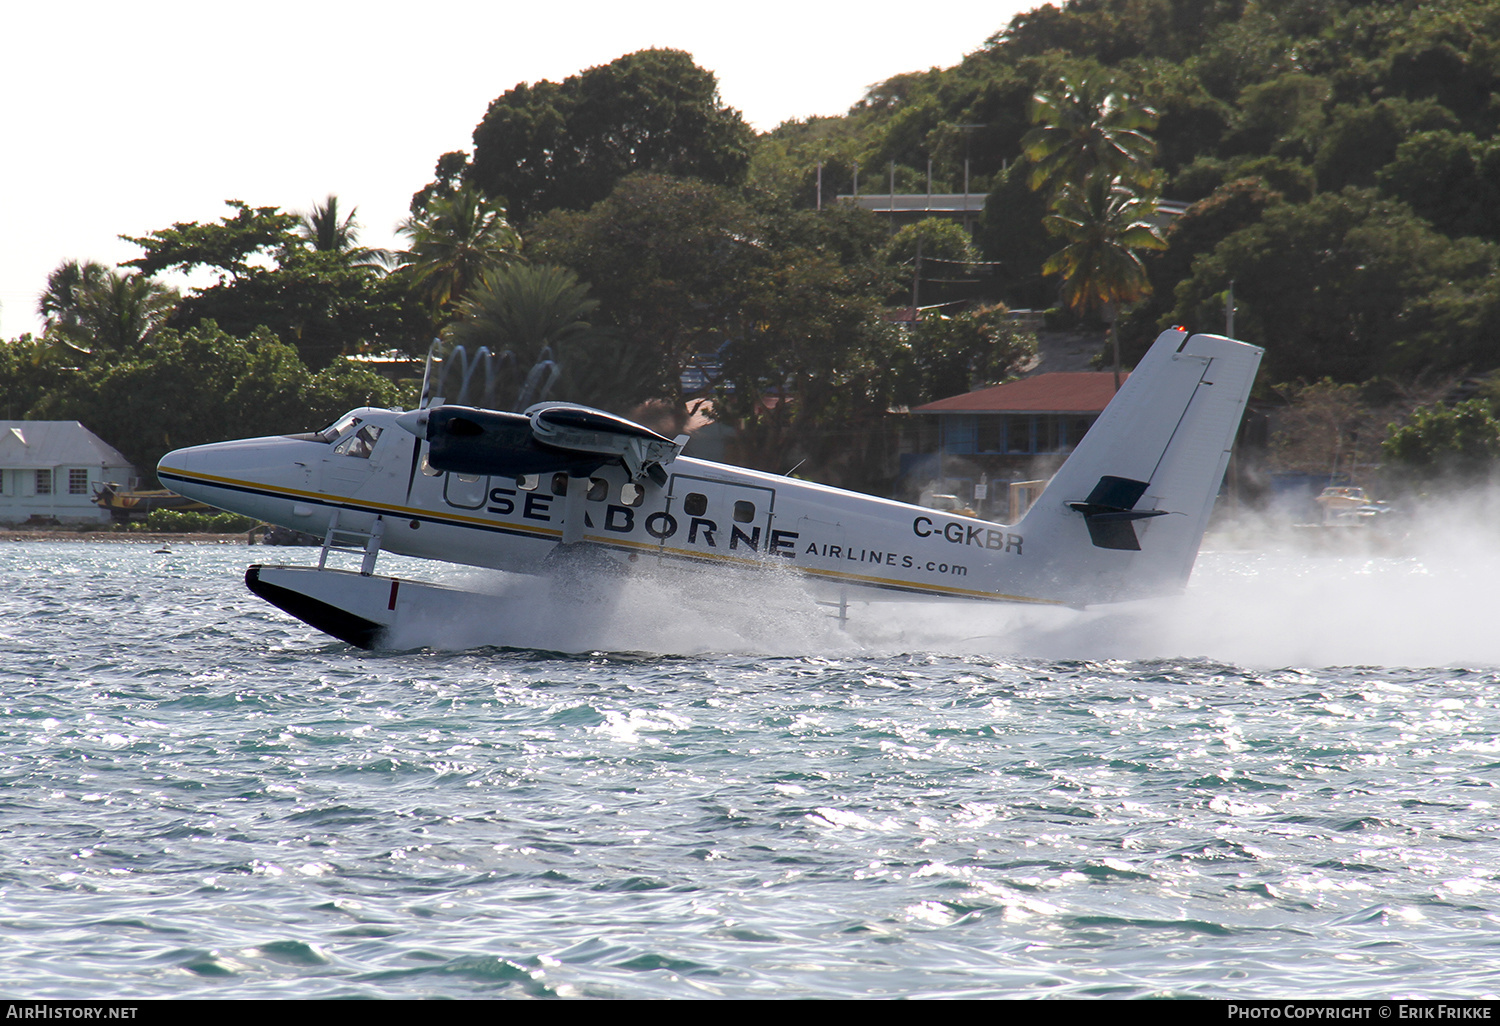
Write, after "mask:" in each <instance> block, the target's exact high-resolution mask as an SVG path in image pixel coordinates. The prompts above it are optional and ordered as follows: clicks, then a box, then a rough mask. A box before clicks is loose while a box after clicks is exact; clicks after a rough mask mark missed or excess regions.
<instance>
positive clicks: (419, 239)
mask: <svg viewBox="0 0 1500 1026" xmlns="http://www.w3.org/2000/svg"><path fill="white" fill-rule="evenodd" d="M398 230H399V231H400V232H401V234H402V235H405V236H406V237H407V238H408V239H410V240H411V248H410V249H409V250H407V251H406V252H405V253H402V254H401V260H402V266H403V267H406V268H409V269H410V270H411V273H412V277H413V279H414V284H415V286H416V288H417V291H418V292H419V294H421V295H422V297H423V298H424V299H425V300H426V301H427V303H428V306H429V307H430V308H431V309H432V311H433V314H434V316H435V317H437V318H438V319H439V320H444V319H446V317H445V314H447V313H448V312H449V311H451V310H452V309H454V308H455V306H456V304H457V303H458V301H459V300H461V299H462V298H463V296H464V293H465V292H466V291H467V290H468V289H469V287H470V286H471V285H472V284H473V283H474V282H476V281H478V280H479V277H480V275H482V274H483V273H484V272H485V271H486V270H487V269H489V268H491V267H493V266H495V265H496V264H499V263H502V262H504V261H506V260H508V259H509V258H510V257H512V256H514V255H515V253H516V252H517V251H518V250H519V249H520V248H521V239H520V236H518V235H517V234H516V232H515V229H514V228H512V227H511V226H510V222H509V221H507V220H506V219H505V210H504V209H503V208H502V207H500V206H498V205H496V204H493V203H491V202H490V201H489V200H487V199H485V197H484V196H483V194H481V193H480V192H479V191H478V190H477V189H475V188H474V187H473V186H470V185H466V186H464V187H463V188H461V189H459V190H457V191H456V192H454V193H453V194H452V195H451V196H438V197H435V198H433V199H432V200H431V202H430V203H429V204H428V205H427V207H426V208H425V209H424V210H421V211H418V212H417V213H414V214H412V216H410V217H408V218H407V219H406V220H405V221H403V222H402V224H401V227H400V229H398Z"/></svg>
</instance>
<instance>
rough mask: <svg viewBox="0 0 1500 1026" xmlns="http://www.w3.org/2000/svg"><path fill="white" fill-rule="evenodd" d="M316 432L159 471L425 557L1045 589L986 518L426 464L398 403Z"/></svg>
mask: <svg viewBox="0 0 1500 1026" xmlns="http://www.w3.org/2000/svg"><path fill="white" fill-rule="evenodd" d="M355 417H358V419H359V425H358V430H363V431H365V432H366V434H367V435H368V434H371V433H375V432H373V431H372V429H375V428H378V429H379V431H378V437H376V438H375V440H374V441H373V443H372V444H370V445H369V446H368V447H365V446H359V445H349V444H347V443H348V440H349V439H350V436H351V434H352V433H353V431H354V430H356V429H355V427H354V426H353V425H352V424H351V426H350V427H347V428H346V429H345V430H344V431H343V432H342V433H340V434H336V435H333V436H331V437H330V438H328V439H327V440H324V439H322V438H316V439H315V438H313V437H312V436H295V437H293V436H276V437H269V438H254V439H245V440H241V441H234V442H221V443H216V444H212V445H203V446H197V447H194V448H190V449H180V450H177V451H176V452H173V453H170V454H168V455H167V456H166V457H165V458H164V459H163V460H162V462H161V466H160V468H159V470H158V473H159V475H160V477H161V479H162V482H163V484H165V485H166V486H167V487H169V488H171V489H172V490H174V491H177V492H180V493H182V494H183V495H187V496H190V497H192V498H195V499H199V500H200V501H203V502H206V503H208V504H210V505H212V506H216V507H219V508H221V509H227V510H232V511H234V512H236V513H241V514H244V515H246V516H251V517H255V518H257V519H261V520H264V521H266V522H268V523H272V524H278V525H281V526H284V527H289V528H293V529H296V530H299V531H304V532H306V533H308V534H312V535H317V536H320V537H321V536H324V535H326V533H327V532H328V529H329V525H330V522H331V520H332V518H333V517H334V516H335V515H337V516H338V524H337V530H338V532H340V533H356V534H368V533H369V532H370V531H371V530H372V529H373V528H374V526H375V523H376V520H377V519H380V520H383V521H384V523H383V525H382V536H381V542H380V547H381V549H382V550H383V551H387V552H396V553H400V554H403V555H408V556H417V557H421V558H426V559H438V560H445V561H449V562H455V563H465V564H469V565H473V566H483V567H493V568H496V569H500V570H509V571H517V572H521V573H538V572H542V571H544V570H545V569H546V561H547V559H548V557H549V555H551V554H552V553H553V552H554V551H555V550H557V548H558V546H559V543H561V542H564V541H566V542H570V543H572V542H584V543H587V544H588V545H589V546H592V547H594V548H595V549H596V550H597V551H599V552H602V553H606V554H608V556H609V557H610V558H612V559H614V560H616V561H618V562H620V563H621V564H623V565H625V566H629V565H631V564H640V563H642V562H649V561H660V560H678V561H690V562H695V563H698V564H701V565H705V566H722V567H737V568H765V567H773V568H778V569H784V570H793V571H796V572H798V573H800V574H803V575H805V576H807V577H809V578H811V579H813V580H815V581H818V582H822V583H824V584H828V585H834V586H844V587H859V588H871V589H879V590H883V591H895V592H902V593H905V594H907V595H913V594H916V595H928V596H941V597H962V598H981V599H983V598H987V599H999V600H1006V601H1042V602H1047V601H1058V599H1056V598H1053V597H1052V596H1049V595H1047V594H1044V593H1042V592H1041V591H1040V590H1039V588H1038V586H1037V585H1038V582H1037V581H1036V580H1035V579H1034V577H1035V575H1033V574H1030V573H1028V561H1033V560H1036V559H1037V555H1036V554H1034V553H1029V552H1028V551H1027V548H1026V544H1025V539H1024V538H1023V537H1022V535H1020V534H1019V533H1017V532H1015V531H1014V530H1012V529H1010V528H1007V527H1004V526H1001V525H999V524H993V523H988V522H985V521H982V520H975V519H972V518H967V517H961V516H956V515H954V514H951V513H943V512H940V511H937V510H931V509H925V508H922V507H918V506H909V505H906V504H904V503H898V502H893V501H890V500H887V499H879V498H875V497H872V496H867V495H859V494H855V493H852V492H846V491H842V490H839V489H836V488H830V487H827V486H824V485H818V484H812V483H809V482H805V481H798V480H794V479H791V478H786V477H780V476H777V475H773V474H764V473H759V472H757V471H752V470H745V469H742V468H738V467H730V466H725V465H722V464H717V463H709V462H706V461H702V460H695V459H691V458H688V457H679V458H677V459H676V460H675V461H673V462H672V463H671V465H670V467H669V468H668V479H667V483H666V485H665V486H664V487H658V486H656V485H653V484H650V483H647V484H646V485H645V486H644V487H639V486H634V485H631V483H630V481H629V480H628V475H627V473H626V471H625V469H624V468H623V467H621V466H619V465H606V466H603V467H600V468H599V469H598V470H596V471H594V472H593V474H592V475H591V476H590V477H586V478H569V477H568V476H567V475H566V474H561V473H559V474H543V475H539V476H538V475H533V476H532V477H530V478H522V479H519V480H518V479H516V478H512V477H498V476H479V475H460V474H455V473H436V472H433V471H431V470H430V468H427V467H425V466H424V461H423V459H422V449H423V448H424V443H423V442H422V441H421V440H420V439H419V438H417V437H416V436H414V435H412V434H411V433H409V432H407V431H404V430H401V429H399V428H398V427H395V426H394V422H395V419H396V417H397V413H396V412H395V411H388V410H375V409H364V410H357V411H354V413H353V414H351V415H350V416H348V417H345V418H344V421H343V422H344V423H348V422H352V421H353V420H354V418H355Z"/></svg>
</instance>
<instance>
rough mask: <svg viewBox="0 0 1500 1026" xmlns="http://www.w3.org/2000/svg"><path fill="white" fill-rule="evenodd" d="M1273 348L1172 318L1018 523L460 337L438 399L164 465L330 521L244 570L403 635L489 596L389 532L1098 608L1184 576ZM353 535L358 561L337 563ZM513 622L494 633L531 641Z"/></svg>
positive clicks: (884, 591) (298, 606)
mask: <svg viewBox="0 0 1500 1026" xmlns="http://www.w3.org/2000/svg"><path fill="white" fill-rule="evenodd" d="M1262 352H1263V350H1261V349H1259V348H1256V347H1255V346H1251V345H1247V344H1245V343H1243V342H1237V341H1234V340H1231V339H1228V338H1224V337H1222V336H1217V335H1208V334H1191V335H1190V334H1189V333H1188V332H1187V330H1185V329H1181V328H1174V329H1171V330H1168V331H1165V332H1163V333H1162V334H1161V336H1160V337H1159V338H1158V339H1157V340H1156V342H1155V343H1154V344H1153V345H1152V346H1151V348H1150V350H1149V351H1148V352H1147V353H1146V355H1145V357H1144V358H1143V359H1142V360H1141V362H1140V364H1139V365H1138V366H1137V368H1136V370H1135V371H1134V373H1132V374H1131V375H1130V377H1129V378H1128V379H1127V380H1126V382H1125V383H1124V385H1123V386H1122V387H1121V388H1120V390H1119V392H1118V393H1117V394H1116V395H1115V396H1114V398H1113V399H1112V400H1111V402H1110V403H1109V405H1108V406H1107V407H1106V408H1105V410H1104V411H1103V413H1102V414H1101V415H1100V416H1099V418H1098V420H1097V421H1096V422H1095V423H1094V425H1093V426H1092V427H1091V428H1090V429H1089V431H1088V432H1087V434H1086V435H1085V436H1084V438H1083V439H1082V440H1081V441H1080V442H1079V444H1078V446H1077V447H1076V448H1075V449H1074V450H1073V452H1072V453H1071V454H1070V455H1069V456H1068V458H1067V460H1066V461H1065V462H1064V463H1063V465H1062V466H1061V468H1060V469H1059V470H1058V472H1057V474H1056V475H1055V476H1054V477H1053V478H1052V480H1051V481H1050V482H1049V483H1048V484H1047V486H1046V488H1045V489H1044V490H1043V491H1042V493H1041V495H1040V496H1039V497H1038V498H1037V501H1036V502H1035V503H1034V504H1033V505H1032V506H1031V508H1030V509H1029V510H1028V511H1027V512H1026V514H1025V515H1024V517H1022V518H1021V519H1020V520H1019V521H1018V522H1017V523H1014V524H1009V525H1004V524H998V523H992V522H989V521H986V520H981V519H977V518H975V517H971V516H966V515H960V514H958V513H953V512H942V511H939V510H935V509H929V508H924V507H920V506H912V505H907V504H905V503H901V502H896V501H892V500H889V499H884V498H877V497H874V496H870V495H863V494H857V493H854V492H849V491H844V490H841V489H838V488H832V487H829V486H826V485H821V484H817V483H813V482H808V481H802V480H797V479H793V478H791V477H786V476H781V475H777V474H771V473H763V472H760V471H755V470H750V469H746V468H742V467H736V466H729V465H725V464H720V463H712V462H708V461H705V460H699V459H695V458H693V457H691V456H688V455H685V454H684V453H683V448H684V445H685V444H686V442H687V441H688V439H687V436H679V437H676V438H668V437H666V436H665V435H662V434H659V433H658V432H656V431H653V430H651V429H649V428H647V427H644V426H642V425H640V424H637V423H634V422H632V421H630V420H627V419H625V418H622V417H618V416H615V415H613V414H610V413H607V412H603V411H600V410H596V409H591V408H588V407H583V406H578V405H573V404H569V403H564V402H539V403H533V404H530V405H528V406H527V407H526V408H525V409H524V410H522V411H520V412H511V411H507V410H501V409H495V408H490V406H489V405H488V404H487V403H480V404H478V405H469V404H467V397H468V395H469V393H470V392H478V391H480V389H479V388H478V386H477V385H475V386H474V387H473V388H471V387H470V385H471V379H472V380H473V381H476V382H477V380H478V376H477V375H476V374H475V372H474V367H473V366H470V365H469V364H470V363H471V361H469V360H468V358H467V356H466V355H465V354H463V353H462V351H461V350H460V351H458V352H457V353H456V354H455V353H454V352H452V351H449V353H448V355H447V357H446V358H444V359H436V360H435V359H434V358H433V357H432V356H429V359H428V363H427V371H426V374H425V376H424V381H423V388H422V398H421V402H420V404H419V406H418V408H417V409H414V410H410V411H401V410H388V409H374V408H362V409H356V410H352V411H350V412H349V413H347V414H345V415H344V416H343V417H340V418H339V419H338V421H336V422H335V423H333V424H331V425H330V426H328V427H327V428H324V429H323V430H321V431H317V432H311V433H306V434H292V435H282V436H274V437H267V438H251V439H244V440H239V441H226V442H218V443H214V444H210V445H199V446H194V447H192V448H186V449H178V450H176V451H174V452H171V453H168V454H167V455H166V456H164V457H163V458H162V460H161V463H160V465H159V466H158V468H157V476H158V477H159V478H160V479H161V482H162V483H163V484H164V485H165V486H166V487H168V488H170V489H172V490H173V491H176V492H178V493H180V494H182V495H184V496H187V497H189V498H193V499H197V500H199V501H201V502H203V503H206V504H208V505H210V506H214V507H217V508H219V509H223V510H228V511H231V512H235V513H240V514H243V515H246V516H251V517H255V518H258V519H260V520H264V521H266V522H268V523H271V524H275V525H279V526H282V527H286V528H290V529H293V530H296V531H300V532H304V533H307V534H310V535H313V536H315V537H322V539H323V545H322V549H321V551H320V553H319V557H318V561H317V564H316V565H304V566H287V565H279V566H270V565H254V566H251V567H249V569H248V570H247V571H246V575H245V582H246V584H247V586H248V587H249V588H250V590H251V591H252V592H254V593H255V594H256V595H258V596H260V597H261V598H263V599H265V600H267V601H269V602H271V603H273V604H274V605H276V606H278V607H280V608H281V609H282V610H284V611H285V612H287V613H290V614H291V615H292V616H294V617H297V618H299V619H301V620H303V621H305V622H306V623H308V624H311V625H312V626H313V627H315V628H317V629H319V630H321V631H324V632H325V633H327V634H330V635H332V636H333V637H335V638H338V639H340V640H342V641H345V642H347V643H349V644H352V645H356V646H360V647H363V648H385V647H393V644H394V643H393V639H396V638H399V637H401V636H402V635H401V632H400V631H399V630H398V628H400V627H401V626H402V624H403V622H405V621H409V620H412V619H413V618H426V620H427V621H431V620H432V619H434V618H437V619H441V618H443V617H448V616H460V615H462V610H463V608H464V603H465V601H466V599H469V598H474V597H476V596H475V595H473V594H472V593H471V592H469V591H466V590H465V589H462V588H454V587H452V586H451V585H448V584H443V583H441V582H430V581H423V580H418V579H415V578H411V577H397V576H384V575H380V574H377V573H376V572H375V571H376V562H377V558H378V556H379V555H380V554H381V553H382V552H386V553H399V554H402V555H406V556H415V557H419V558H423V559H430V560H440V561H444V562H448V563H457V564H465V565H468V566H471V567H483V568H491V569H494V570H500V571H506V572H509V573H514V574H526V575H533V576H534V577H535V578H551V579H552V582H553V587H554V588H556V587H562V588H589V587H593V586H596V584H598V585H607V584H608V583H609V582H611V581H613V580H616V579H619V578H625V577H628V576H629V575H633V574H643V573H650V572H652V571H653V569H655V568H660V567H666V566H675V567H681V568H686V569H690V570H692V571H696V572H701V573H704V574H716V575H723V576H724V578H725V582H724V587H725V588H734V587H735V585H734V583H733V580H732V579H733V578H735V577H736V576H737V575H745V574H764V573H775V574H783V575H785V574H790V575H793V576H795V577H796V578H797V579H798V580H799V581H801V582H805V584H806V585H807V587H808V588H809V589H810V590H811V591H812V592H813V595H814V599H815V601H817V602H821V603H824V604H826V605H832V606H836V608H837V610H838V612H837V615H838V616H839V617H840V618H847V617H848V616H849V615H850V614H849V609H850V604H851V602H853V603H855V604H856V605H858V604H859V602H861V601H866V600H871V599H877V598H882V597H884V598H900V599H911V598H917V597H920V598H926V599H939V600H951V601H966V602H992V603H1045V604H1055V605H1063V606H1074V607H1084V606H1090V605H1095V604H1101V603H1114V602H1124V601H1131V600H1135V599H1142V598H1148V597H1153V596H1160V595H1167V594H1172V593H1175V592H1178V591H1180V590H1181V589H1182V588H1183V587H1184V586H1185V585H1186V584H1187V581H1188V577H1189V575H1190V574H1191V572H1192V569H1193V563H1194V561H1195V560H1196V558H1197V555H1198V549H1199V547H1200V545H1201V543H1202V539H1203V533H1204V530H1205V528H1206V526H1207V524H1208V520H1209V515H1210V513H1211V512H1212V509H1213V506H1214V502H1215V499H1216V498H1217V495H1218V492H1219V490H1220V487H1221V484H1222V482H1223V479H1224V472H1225V468H1226V466H1227V464H1228V461H1229V457H1230V452H1231V449H1232V447H1233V444H1234V440H1235V436H1236V434H1237V432H1238V428H1239V425H1240V422H1241V418H1242V416H1243V413H1244V408H1245V402H1246V400H1247V398H1248V396H1249V393H1250V388H1251V385H1252V383H1253V381H1254V378H1255V374H1256V370H1257V368H1258V367H1259V363H1260V358H1261V355H1262ZM472 362H473V363H474V364H475V365H477V363H478V358H477V356H476V359H475V361H472ZM450 393H451V395H450ZM496 405H498V404H496ZM335 551H337V552H344V553H352V554H353V555H355V556H358V557H359V569H358V570H354V569H352V568H351V569H340V568H337V567H333V566H329V565H328V557H329V554H330V552H335ZM495 627H496V637H495V638H494V639H493V643H494V644H501V645H520V646H523V647H524V645H525V640H524V639H519V638H508V637H505V636H504V629H503V628H504V625H503V624H496V625H495ZM397 647H399V646H397Z"/></svg>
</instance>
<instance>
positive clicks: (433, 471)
mask: <svg viewBox="0 0 1500 1026" xmlns="http://www.w3.org/2000/svg"><path fill="white" fill-rule="evenodd" d="M422 473H423V474H425V475H426V476H428V477H438V476H439V475H441V474H442V471H441V470H439V469H438V468H437V467H434V466H433V465H432V464H431V463H430V462H428V459H427V453H426V452H425V451H424V452H423V453H422Z"/></svg>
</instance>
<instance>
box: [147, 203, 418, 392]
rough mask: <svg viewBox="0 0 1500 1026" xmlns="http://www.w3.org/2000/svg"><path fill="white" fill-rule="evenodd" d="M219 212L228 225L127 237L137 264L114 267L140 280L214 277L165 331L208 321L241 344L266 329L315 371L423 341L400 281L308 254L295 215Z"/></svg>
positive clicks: (337, 257)
mask: <svg viewBox="0 0 1500 1026" xmlns="http://www.w3.org/2000/svg"><path fill="white" fill-rule="evenodd" d="M228 202H229V206H230V207H232V208H234V210H235V213H234V215H233V216H230V217H225V218H222V219H220V221H219V222H218V223H216V224H200V223H197V222H184V223H179V224H174V225H173V226H172V227H171V228H166V229H162V230H160V231H156V232H152V233H151V234H150V235H146V236H141V237H139V238H129V237H126V238H127V241H130V242H134V243H135V244H137V245H139V246H141V247H142V248H143V249H144V250H145V255H144V256H142V257H139V258H137V259H135V260H128V261H126V262H125V264H124V265H123V266H128V267H136V268H138V269H139V270H140V271H141V272H142V273H144V274H154V273H156V272H158V271H162V270H167V269H175V270H178V271H181V272H183V273H191V272H193V271H196V270H202V269H206V270H209V271H214V272H217V275H218V281H217V283H216V284H214V285H210V286H207V287H205V288H197V289H193V290H192V291H191V292H190V293H189V294H188V295H187V296H186V297H185V298H184V299H183V300H182V301H181V302H180V303H179V304H178V306H177V309H176V310H175V312H174V313H173V314H172V315H171V317H170V318H169V319H168V325H169V326H170V327H173V328H177V329H179V330H182V329H186V328H190V327H192V326H194V325H197V324H200V323H202V322H205V321H213V322H214V323H215V324H216V325H218V326H220V327H221V328H222V329H223V330H224V331H226V332H228V333H230V334H233V335H237V336H241V337H244V336H248V335H250V334H251V333H252V332H253V331H254V330H255V329H256V328H258V327H266V328H269V329H270V330H271V331H273V332H274V333H275V334H276V335H277V336H278V337H280V338H283V339H285V340H286V341H288V342H289V343H291V344H293V345H295V346H296V347H297V349H298V351H299V353H300V354H301V357H302V359H303V360H304V361H305V362H306V363H307V364H308V365H309V366H312V367H314V368H321V367H325V366H327V365H328V364H329V362H330V361H332V360H333V358H334V357H336V356H338V355H339V354H340V353H354V352H361V351H365V350H367V349H372V348H373V349H386V348H398V349H410V348H414V347H415V346H416V343H417V341H418V340H421V339H424V338H426V337H428V335H429V334H430V332H429V331H428V328H427V325H426V324H425V323H424V319H423V318H422V317H421V316H420V315H419V311H418V310H417V309H416V307H415V305H414V304H413V302H412V301H411V300H410V299H409V297H408V295H407V290H406V283H405V281H404V280H403V279H398V278H392V277H382V276H380V275H379V274H377V273H375V272H374V270H373V269H372V268H371V267H370V266H368V265H365V264H363V263H360V262H351V261H350V260H349V259H348V256H349V254H348V252H347V251H338V250H318V249H315V248H310V247H309V246H308V245H307V240H305V239H304V238H303V237H302V236H301V235H300V234H299V233H298V230H297V229H298V225H299V223H300V221H299V218H298V216H297V215H295V214H288V213H283V212H282V211H280V210H278V209H277V208H275V207H254V208H252V207H249V206H248V205H246V204H245V203H242V202H240V201H238V200H230V201H228ZM335 220H336V218H335Z"/></svg>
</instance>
